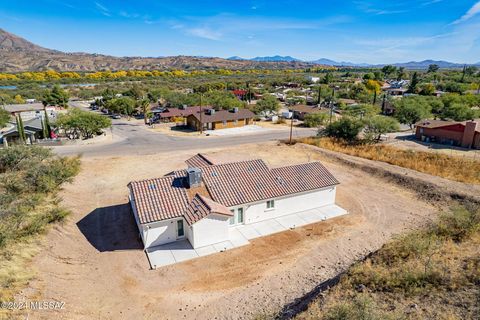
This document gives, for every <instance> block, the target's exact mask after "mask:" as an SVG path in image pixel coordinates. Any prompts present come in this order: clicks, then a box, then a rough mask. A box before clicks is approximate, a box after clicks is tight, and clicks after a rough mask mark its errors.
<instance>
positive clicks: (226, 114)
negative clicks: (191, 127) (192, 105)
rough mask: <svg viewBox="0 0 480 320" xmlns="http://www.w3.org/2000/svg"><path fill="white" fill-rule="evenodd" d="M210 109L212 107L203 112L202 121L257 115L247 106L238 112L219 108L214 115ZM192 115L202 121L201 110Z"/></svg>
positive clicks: (248, 117)
mask: <svg viewBox="0 0 480 320" xmlns="http://www.w3.org/2000/svg"><path fill="white" fill-rule="evenodd" d="M208 109H210V108H205V109H204V112H203V114H202V123H209V122H220V121H232V120H240V119H251V118H253V117H255V114H254V113H253V112H252V111H250V110H248V109H245V108H241V109H238V112H233V111H229V110H219V111H215V113H214V114H212V115H210V114H208V113H207V110H208ZM190 116H192V117H195V119H197V120H198V121H200V111H197V112H195V113H193V114H191V115H190Z"/></svg>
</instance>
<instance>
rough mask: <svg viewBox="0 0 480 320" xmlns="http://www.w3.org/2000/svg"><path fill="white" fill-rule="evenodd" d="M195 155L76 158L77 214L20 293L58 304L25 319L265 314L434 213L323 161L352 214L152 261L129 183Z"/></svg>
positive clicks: (267, 155)
mask: <svg viewBox="0 0 480 320" xmlns="http://www.w3.org/2000/svg"><path fill="white" fill-rule="evenodd" d="M203 152H204V151H203ZM194 153H195V152H194V151H189V152H178V153H176V154H175V155H174V156H172V153H168V154H159V155H151V156H132V157H121V158H120V157H117V158H96V159H95V158H86V159H84V160H83V170H82V172H81V173H80V175H79V176H78V177H77V178H76V180H75V182H74V183H73V184H72V185H69V186H67V188H66V189H65V190H64V192H63V197H64V205H65V206H66V207H69V208H71V209H72V211H73V214H72V216H70V218H69V219H68V220H67V221H66V222H65V223H64V224H63V225H58V226H57V227H55V228H54V229H53V230H51V232H49V234H48V236H47V237H46V238H45V240H44V241H43V243H42V244H41V246H42V250H41V253H40V254H39V255H38V256H37V257H36V258H35V260H34V261H33V263H32V268H34V269H35V270H36V271H37V275H38V276H37V279H36V280H34V281H32V282H31V284H30V287H29V288H28V289H26V290H25V291H24V292H22V293H21V294H20V295H19V297H18V298H19V299H28V300H55V301H64V302H65V303H66V306H65V309H64V310H61V311H29V316H30V319H37V318H43V319H51V318H53V317H55V318H60V319H92V318H95V319H112V318H116V319H182V318H183V319H213V318H218V319H237V318H253V317H254V316H256V315H259V314H268V313H272V312H274V311H277V310H279V309H280V308H281V307H282V306H283V305H284V304H285V303H288V302H290V301H292V300H293V299H294V298H296V297H299V296H301V295H303V294H304V293H305V292H307V291H309V290H311V289H312V288H313V287H314V286H315V285H316V284H317V283H319V282H321V281H323V280H325V279H327V278H329V277H331V276H333V275H334V274H336V273H337V272H338V271H340V270H343V269H344V268H346V267H347V266H348V265H349V264H351V263H352V262H353V260H355V259H358V258H360V257H362V256H363V255H365V254H366V253H368V252H369V251H371V250H375V249H377V248H378V247H379V246H381V244H382V243H384V242H385V240H386V239H388V238H390V237H391V236H392V234H395V233H399V232H401V231H402V230H404V229H407V228H411V227H414V226H418V225H420V224H422V223H424V222H425V221H427V220H428V218H429V217H430V216H431V215H432V214H434V212H435V211H436V210H435V208H433V207H432V206H430V205H428V204H426V203H423V202H420V201H419V200H417V199H416V197H415V195H413V194H412V193H410V192H408V191H406V190H403V189H401V188H400V187H397V186H395V185H393V184H389V183H386V182H384V181H383V180H380V179H379V178H374V177H372V176H370V175H368V174H367V173H364V172H363V171H360V170H357V169H353V168H350V167H347V166H345V165H341V164H339V163H337V162H334V160H328V159H323V160H324V164H325V165H326V166H327V167H328V168H329V169H330V170H331V171H332V173H333V174H334V175H335V176H336V177H337V179H338V180H339V181H340V182H341V185H340V186H339V187H338V193H337V203H338V204H339V205H340V206H342V207H343V208H345V209H347V210H348V211H349V212H350V213H351V214H349V215H348V216H343V217H340V218H336V219H332V220H328V221H325V222H321V223H318V224H315V225H310V226H306V227H303V228H297V229H295V230H291V231H287V232H283V233H280V234H276V235H272V236H269V237H264V238H260V239H257V240H254V241H252V243H251V244H250V245H248V246H245V247H241V248H237V249H234V250H231V251H227V252H224V253H219V254H215V255H212V256H207V257H203V258H199V259H196V260H191V261H187V262H184V263H180V264H176V265H173V266H167V267H164V268H160V269H158V270H155V271H152V270H149V265H148V261H147V258H146V256H145V254H144V253H143V251H142V249H141V248H142V247H141V243H140V242H139V241H138V238H137V231H136V229H135V225H134V221H133V218H132V215H131V213H130V211H129V207H128V204H127V203H128V199H127V188H126V185H127V183H128V182H129V181H131V180H136V179H142V178H147V177H154V176H161V175H163V174H165V173H168V172H169V171H171V170H174V169H179V168H183V167H184V163H183V161H184V160H185V159H187V158H188V157H189V156H190V155H193V154H194ZM211 153H212V154H213V155H214V156H216V157H218V158H222V159H227V158H228V159H232V160H235V159H245V158H252V157H258V158H262V159H264V160H266V161H267V162H268V163H269V164H270V165H271V166H280V165H285V164H289V163H298V162H305V161H312V160H316V159H321V156H320V155H319V154H318V153H316V152H315V151H313V150H310V149H305V148H302V147H301V146H293V147H287V146H277V145H276V144H275V143H273V142H270V143H263V144H257V145H247V146H245V145H243V146H240V147H235V148H230V149H223V150H211Z"/></svg>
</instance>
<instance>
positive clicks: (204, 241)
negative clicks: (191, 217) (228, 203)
mask: <svg viewBox="0 0 480 320" xmlns="http://www.w3.org/2000/svg"><path fill="white" fill-rule="evenodd" d="M228 218H229V217H227V216H223V215H216V214H210V215H208V216H207V217H205V218H203V219H201V220H200V221H197V222H196V223H194V224H193V225H192V234H191V237H192V238H189V240H190V244H191V245H192V247H194V248H199V247H203V246H208V245H210V244H215V243H219V242H222V241H226V240H229V233H228ZM192 240H193V241H192Z"/></svg>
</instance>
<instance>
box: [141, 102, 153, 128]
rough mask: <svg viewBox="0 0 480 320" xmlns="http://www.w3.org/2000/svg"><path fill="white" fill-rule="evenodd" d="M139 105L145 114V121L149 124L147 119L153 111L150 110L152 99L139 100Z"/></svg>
mask: <svg viewBox="0 0 480 320" xmlns="http://www.w3.org/2000/svg"><path fill="white" fill-rule="evenodd" d="M138 105H139V107H140V109H141V112H142V114H143V123H144V124H147V119H148V118H150V117H151V114H152V113H151V111H150V100H149V99H142V100H140V101H139V102H138Z"/></svg>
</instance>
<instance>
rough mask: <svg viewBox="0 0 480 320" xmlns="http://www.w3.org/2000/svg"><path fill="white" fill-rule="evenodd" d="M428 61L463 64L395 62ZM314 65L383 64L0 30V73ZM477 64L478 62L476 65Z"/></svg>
mask: <svg viewBox="0 0 480 320" xmlns="http://www.w3.org/2000/svg"><path fill="white" fill-rule="evenodd" d="M430 64H437V65H439V67H440V68H461V67H463V64H457V63H452V62H448V61H434V60H424V61H420V62H415V61H411V62H406V63H396V64H394V65H395V66H398V67H405V68H406V69H425V68H428V66H429V65H430ZM314 65H326V66H345V67H381V66H383V65H381V64H377V65H372V64H366V63H352V62H337V61H334V60H330V59H325V58H322V59H318V60H315V61H302V60H300V59H297V58H294V57H291V56H279V55H276V56H267V57H255V58H251V59H244V58H241V57H238V56H234V57H230V58H227V59H224V58H218V57H203V56H171V57H114V56H109V55H103V54H96V53H83V52H74V53H66V52H62V51H58V50H52V49H47V48H44V47H41V46H38V45H36V44H34V43H32V42H30V41H28V40H26V39H24V38H21V37H19V36H16V35H14V34H12V33H9V32H7V31H5V30H2V29H0V72H23V71H43V70H48V69H53V70H59V71H101V70H131V69H135V70H152V69H156V70H171V69H181V70H195V69H218V68H223V69H236V70H245V69H304V68H308V67H312V66H314ZM477 65H479V66H480V62H479V63H478V64H477Z"/></svg>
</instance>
